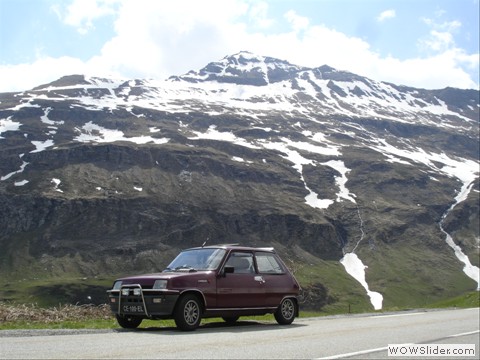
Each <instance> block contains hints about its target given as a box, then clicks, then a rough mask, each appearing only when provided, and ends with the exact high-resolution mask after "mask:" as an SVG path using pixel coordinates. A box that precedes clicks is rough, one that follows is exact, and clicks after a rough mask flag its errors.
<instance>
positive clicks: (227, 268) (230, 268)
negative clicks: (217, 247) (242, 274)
mask: <svg viewBox="0 0 480 360" xmlns="http://www.w3.org/2000/svg"><path fill="white" fill-rule="evenodd" d="M234 272H235V268H234V267H233V266H225V267H224V268H223V276H225V275H227V274H233V273H234Z"/></svg>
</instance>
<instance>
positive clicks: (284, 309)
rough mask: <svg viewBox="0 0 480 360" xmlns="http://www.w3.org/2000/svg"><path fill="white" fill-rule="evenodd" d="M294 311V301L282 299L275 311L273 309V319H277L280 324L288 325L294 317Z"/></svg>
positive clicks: (295, 310)
mask: <svg viewBox="0 0 480 360" xmlns="http://www.w3.org/2000/svg"><path fill="white" fill-rule="evenodd" d="M296 312H297V304H296V302H295V301H294V300H293V299H290V298H287V299H283V301H282V303H281V304H280V306H279V307H278V309H277V311H275V314H274V316H275V320H277V322H278V323H279V324H280V325H290V324H291V323H292V322H293V319H295V314H296Z"/></svg>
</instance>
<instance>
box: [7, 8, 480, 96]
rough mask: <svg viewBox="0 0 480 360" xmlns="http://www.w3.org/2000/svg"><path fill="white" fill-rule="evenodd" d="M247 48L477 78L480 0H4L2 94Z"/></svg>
mask: <svg viewBox="0 0 480 360" xmlns="http://www.w3.org/2000/svg"><path fill="white" fill-rule="evenodd" d="M241 50H248V51H251V52H253V53H257V54H259V55H265V56H273V57H278V58H281V59H285V60H288V61H290V62H291V63H294V64H297V65H304V66H310V67H317V66H321V65H324V64H327V65H330V66H332V67H334V68H337V69H340V70H347V71H351V72H354V73H356V74H359V75H363V76H367V77H370V78H372V79H376V80H382V81H389V82H393V83H397V84H403V85H409V86H414V87H420V88H430V89H431V88H444V87H446V86H453V87H459V88H476V89H478V86H479V0H434V1H433V0H294V1H291V0H276V1H258V0H255V1H253V0H202V1H198V0H175V1H163V0H162V1H159V0H0V91H19V90H25V89H30V88H32V87H34V86H37V85H39V84H43V83H46V82H50V81H53V80H55V79H57V78H59V77H61V76H63V75H68V74H79V73H83V74H88V75H94V76H111V77H115V78H125V79H129V78H159V79H164V78H167V77H169V76H170V75H179V74H183V73H186V72H188V71H189V70H192V69H199V68H201V67H203V66H205V65H206V64H207V63H208V62H211V61H215V60H218V59H220V58H222V57H224V56H225V55H230V54H234V53H237V52H238V51H241Z"/></svg>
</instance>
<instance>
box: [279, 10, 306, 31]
mask: <svg viewBox="0 0 480 360" xmlns="http://www.w3.org/2000/svg"><path fill="white" fill-rule="evenodd" d="M285 19H287V21H288V22H289V23H290V24H291V25H292V28H293V30H294V31H300V30H304V29H306V28H308V25H309V23H310V21H309V20H308V18H306V17H304V16H299V15H297V13H296V12H295V11H293V10H290V11H287V12H286V13H285Z"/></svg>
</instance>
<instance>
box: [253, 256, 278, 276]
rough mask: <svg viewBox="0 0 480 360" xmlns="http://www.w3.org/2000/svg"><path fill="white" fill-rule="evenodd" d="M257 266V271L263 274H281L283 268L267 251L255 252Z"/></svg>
mask: <svg viewBox="0 0 480 360" xmlns="http://www.w3.org/2000/svg"><path fill="white" fill-rule="evenodd" d="M255 257H256V259H257V268H258V272H259V273H264V274H283V272H284V271H283V268H282V266H281V265H280V263H279V262H278V260H277V259H276V258H275V255H273V254H269V253H256V254H255Z"/></svg>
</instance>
